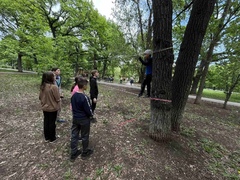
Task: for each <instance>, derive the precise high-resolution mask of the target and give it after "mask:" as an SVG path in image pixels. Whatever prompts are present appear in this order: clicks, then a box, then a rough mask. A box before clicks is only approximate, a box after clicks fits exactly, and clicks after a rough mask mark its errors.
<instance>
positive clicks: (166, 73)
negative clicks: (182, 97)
mask: <svg viewBox="0 0 240 180" xmlns="http://www.w3.org/2000/svg"><path fill="white" fill-rule="evenodd" d="M153 14H154V22H153V30H154V35H153V48H154V55H153V74H152V94H151V97H152V98H151V122H150V125H149V133H150V137H151V138H153V139H154V140H156V141H166V140H168V139H169V138H170V134H171V80H172V64H173V59H174V58H173V49H172V48H170V49H168V50H166V51H161V49H165V48H169V47H172V1H159V0H154V1H153Z"/></svg>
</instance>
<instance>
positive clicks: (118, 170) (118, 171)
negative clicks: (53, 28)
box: [113, 164, 123, 177]
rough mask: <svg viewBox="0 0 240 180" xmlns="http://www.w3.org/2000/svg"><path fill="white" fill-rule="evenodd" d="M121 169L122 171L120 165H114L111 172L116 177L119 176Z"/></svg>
mask: <svg viewBox="0 0 240 180" xmlns="http://www.w3.org/2000/svg"><path fill="white" fill-rule="evenodd" d="M122 169H123V165H121V164H116V165H114V166H113V171H114V172H115V173H116V174H117V177H119V176H120V174H121V172H122Z"/></svg>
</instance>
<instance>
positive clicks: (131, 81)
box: [130, 77, 134, 86]
mask: <svg viewBox="0 0 240 180" xmlns="http://www.w3.org/2000/svg"><path fill="white" fill-rule="evenodd" d="M133 82H134V80H133V77H130V84H131V86H132V85H133Z"/></svg>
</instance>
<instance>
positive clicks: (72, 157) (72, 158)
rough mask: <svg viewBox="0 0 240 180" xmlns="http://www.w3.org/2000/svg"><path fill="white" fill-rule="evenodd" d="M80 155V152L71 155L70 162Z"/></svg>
mask: <svg viewBox="0 0 240 180" xmlns="http://www.w3.org/2000/svg"><path fill="white" fill-rule="evenodd" d="M81 153H82V151H81V150H77V152H76V153H75V154H72V155H71V157H70V161H71V162H73V161H74V160H75V159H76V158H77V157H78V156H79V155H80V154H81Z"/></svg>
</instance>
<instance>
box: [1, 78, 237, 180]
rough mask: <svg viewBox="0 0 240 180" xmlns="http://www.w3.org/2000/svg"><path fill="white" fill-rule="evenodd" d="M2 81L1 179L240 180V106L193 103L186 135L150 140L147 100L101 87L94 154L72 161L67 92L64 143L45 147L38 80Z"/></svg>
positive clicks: (129, 91) (93, 131)
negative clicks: (85, 158)
mask: <svg viewBox="0 0 240 180" xmlns="http://www.w3.org/2000/svg"><path fill="white" fill-rule="evenodd" d="M13 82H14V83H13ZM38 82H40V80H39V81H38ZM0 83H1V86H0V123H1V126H0V138H1V139H0V141H1V142H0V179H3V180H7V179H8V180H10V179H27V180H28V179H29V180H32V179H37V180H38V179H39V180H40V179H43V180H48V179H49V180H58V179H59V180H61V179H76V180H95V179H96V180H167V179H168V180H225V179H236V180H237V179H240V138H239V135H240V116H239V108H234V107H229V108H228V109H227V110H224V109H222V108H221V106H220V105H217V104H213V103H206V102H205V103H202V104H201V105H194V104H193V102H191V101H189V102H188V103H187V106H186V110H185V113H184V118H183V120H182V126H181V133H179V134H172V140H171V141H170V142H167V143H157V142H155V141H153V140H152V139H151V138H149V136H148V123H149V119H150V108H149V104H150V103H149V99H147V98H137V97H136V94H137V90H134V89H128V88H120V87H113V86H107V85H99V91H100V96H99V101H98V104H97V108H96V116H97V119H98V122H97V123H96V124H92V125H91V135H90V146H91V147H92V148H94V154H93V155H92V156H91V157H90V158H89V159H87V160H82V159H81V158H80V157H79V158H77V159H76V160H75V162H73V163H72V162H70V161H69V152H70V128H71V112H70V109H69V103H70V93H69V90H64V94H65V97H64V99H63V102H62V112H61V116H62V117H63V118H64V119H65V120H66V122H65V123H57V134H58V135H60V138H59V139H58V140H57V141H56V142H55V143H46V142H44V139H43V135H42V133H43V114H42V111H41V109H40V105H39V100H38V86H39V84H37V83H36V77H33V76H20V77H19V76H17V75H3V74H0ZM79 148H81V144H79Z"/></svg>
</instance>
